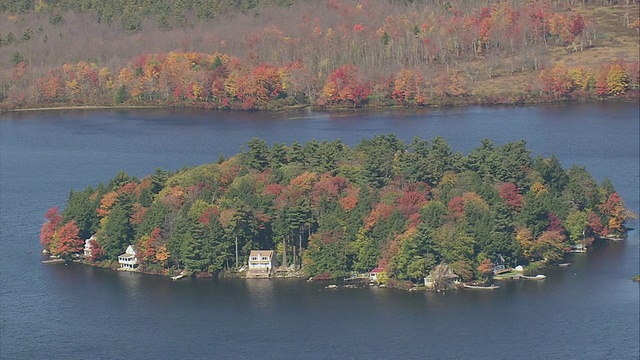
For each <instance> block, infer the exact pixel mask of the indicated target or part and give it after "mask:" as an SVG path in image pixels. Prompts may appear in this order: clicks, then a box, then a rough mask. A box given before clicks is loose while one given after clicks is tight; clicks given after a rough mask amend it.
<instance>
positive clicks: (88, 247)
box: [83, 235, 96, 259]
mask: <svg viewBox="0 0 640 360" xmlns="http://www.w3.org/2000/svg"><path fill="white" fill-rule="evenodd" d="M95 239H96V236H95V235H91V237H90V238H88V239H87V240H85V241H84V251H83V255H84V258H85V259H88V258H90V257H91V240H95Z"/></svg>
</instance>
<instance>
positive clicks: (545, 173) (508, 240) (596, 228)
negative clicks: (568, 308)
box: [41, 135, 629, 281]
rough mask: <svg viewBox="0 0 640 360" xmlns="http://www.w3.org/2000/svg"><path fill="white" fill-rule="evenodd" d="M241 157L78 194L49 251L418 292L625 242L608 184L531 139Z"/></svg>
mask: <svg viewBox="0 0 640 360" xmlns="http://www.w3.org/2000/svg"><path fill="white" fill-rule="evenodd" d="M243 149H244V150H243V152H242V153H241V154H239V155H237V156H233V157H231V158H229V159H226V160H223V161H221V162H219V163H216V164H208V165H202V166H198V167H194V168H189V169H183V170H180V171H176V172H166V171H162V170H156V172H155V173H153V174H152V175H149V176H148V177H146V178H144V179H141V180H140V179H134V178H130V177H129V176H128V175H127V174H126V173H124V172H121V173H120V174H118V175H117V176H116V178H114V179H113V180H112V181H110V183H109V185H108V186H105V185H99V186H98V187H97V188H96V189H92V188H87V189H85V190H83V191H82V192H71V194H70V195H69V201H68V204H67V207H66V209H65V211H64V212H63V214H60V213H59V212H58V210H57V208H52V209H51V210H50V211H49V212H47V214H46V218H47V222H46V223H45V224H44V225H43V227H42V234H41V243H42V245H43V246H44V247H45V248H47V249H49V250H51V251H52V252H54V253H59V254H61V255H65V256H68V254H69V253H70V252H77V251H79V250H80V248H81V247H80V248H78V247H77V246H78V244H80V245H81V242H82V241H81V240H80V242H78V239H79V237H78V235H79V234H82V236H83V237H87V236H88V235H90V234H94V233H95V235H96V240H93V241H92V247H93V248H94V249H99V251H97V252H96V253H95V254H94V256H92V258H91V259H89V261H92V262H99V261H114V260H116V259H117V256H118V255H119V254H121V253H123V252H124V250H125V249H126V247H127V246H128V245H129V244H132V245H134V247H135V248H136V251H137V253H138V259H139V262H140V266H141V268H142V269H144V270H146V271H163V270H164V271H166V270H168V269H186V270H188V271H190V272H208V273H212V274H215V273H217V272H220V271H222V270H224V269H225V268H229V269H230V268H234V267H236V266H242V265H243V264H244V263H245V262H246V260H247V257H248V254H249V251H250V250H251V249H273V250H277V253H278V256H279V257H280V264H282V265H284V264H286V265H293V266H302V268H303V270H304V271H305V272H306V273H307V274H308V275H323V276H328V277H336V276H342V275H346V274H347V273H349V272H350V271H368V270H370V269H372V268H374V267H377V266H382V267H385V268H386V269H387V273H388V275H389V276H390V277H392V278H395V279H398V280H412V281H418V280H419V279H421V278H422V277H424V276H425V275H427V274H428V273H429V271H430V270H431V269H432V268H433V267H434V266H436V265H438V264H440V263H447V264H450V265H451V267H452V269H454V271H456V273H458V275H460V276H461V277H463V278H464V279H473V278H477V279H486V278H487V277H488V270H487V269H488V267H489V264H490V262H491V261H493V260H494V259H496V257H497V256H498V255H501V256H502V257H503V258H504V259H505V261H506V262H507V263H508V264H510V265H515V264H517V263H526V262H528V261H543V262H547V263H548V262H553V261H557V260H559V259H561V258H562V257H563V256H564V253H565V251H566V250H567V249H568V248H570V246H571V245H573V244H583V245H585V246H589V245H590V244H591V242H592V241H593V240H594V239H597V238H599V237H603V236H606V235H616V234H617V235H621V234H623V233H624V232H625V231H626V229H625V228H624V226H623V223H624V221H625V220H626V219H627V217H628V216H629V213H628V211H627V210H626V209H625V207H624V203H623V202H622V199H621V198H620V196H619V195H618V194H617V193H616V192H615V190H614V189H613V187H612V186H611V183H610V182H609V181H604V182H603V183H602V185H597V184H596V183H595V181H594V180H593V178H591V176H590V175H589V174H588V173H587V172H586V170H585V169H584V168H583V167H582V168H579V167H572V168H570V169H568V170H565V169H563V167H562V165H561V164H560V162H559V161H558V160H557V159H556V158H555V157H554V156H552V157H551V158H549V159H543V158H541V157H539V158H537V159H535V160H534V159H533V158H532V157H531V155H530V151H529V150H527V149H526V147H525V143H524V141H518V142H513V143H507V144H504V145H497V144H493V143H491V142H490V141H489V140H484V141H483V142H482V144H481V145H480V146H479V147H478V148H476V149H474V150H473V151H471V152H470V153H469V154H468V155H466V156H463V155H462V154H459V153H458V154H453V153H452V152H451V150H450V148H449V146H448V144H447V142H446V140H445V139H443V138H441V137H436V138H434V139H432V140H431V141H428V140H422V139H419V138H415V139H413V140H412V141H411V143H409V144H406V143H405V142H404V141H403V140H400V139H398V138H396V137H395V136H394V135H379V136H374V137H373V138H371V139H364V140H362V141H361V142H360V143H358V144H357V145H355V146H354V147H352V148H350V147H348V146H347V145H345V144H344V143H342V142H341V141H339V140H336V141H332V142H329V141H323V142H318V141H310V142H308V143H306V144H299V143H296V142H294V143H293V144H292V145H291V146H287V145H284V144H274V146H273V147H272V148H271V149H270V148H269V146H268V145H267V144H266V143H265V142H264V141H263V140H260V139H252V140H251V141H249V143H248V144H247V145H246V147H244V148H243ZM323 149H324V150H323ZM236 244H237V246H238V249H239V255H240V256H239V259H238V263H236V262H235V261H236V259H235V246H236Z"/></svg>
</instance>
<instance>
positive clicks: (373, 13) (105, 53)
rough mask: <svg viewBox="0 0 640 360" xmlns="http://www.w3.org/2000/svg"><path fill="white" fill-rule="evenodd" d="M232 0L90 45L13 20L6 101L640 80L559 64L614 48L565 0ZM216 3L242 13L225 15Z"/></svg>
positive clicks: (450, 92) (360, 95)
mask: <svg viewBox="0 0 640 360" xmlns="http://www.w3.org/2000/svg"><path fill="white" fill-rule="evenodd" d="M222 2H224V1H222ZM227 2H228V3H229V4H227V5H228V6H222V5H220V6H216V7H215V8H216V11H214V10H213V9H212V8H207V5H206V4H208V3H209V2H188V4H182V3H180V4H182V5H180V4H178V3H172V2H169V4H167V9H165V8H164V7H162V8H163V9H164V10H162V11H165V12H167V11H168V12H169V13H170V14H171V15H170V14H169V13H164V14H162V15H159V14H156V15H155V17H154V15H152V14H151V13H153V12H154V11H160V7H158V9H147V10H148V11H149V12H150V13H147V12H146V11H147V10H145V14H141V15H140V17H139V18H138V17H136V18H135V19H132V18H131V17H129V16H122V17H121V18H120V19H119V20H121V23H120V24H119V25H114V24H113V23H112V21H113V20H114V19H111V18H110V19H103V20H104V24H109V26H108V28H106V29H104V28H100V26H102V24H96V25H97V26H96V28H100V29H103V30H104V32H105V35H103V36H105V38H103V39H101V40H102V41H100V40H97V41H95V42H94V43H93V45H95V48H96V50H92V49H88V48H80V49H76V47H74V46H73V43H74V41H75V42H78V43H81V41H84V40H85V39H83V38H82V36H80V37H78V38H71V39H67V38H63V36H62V35H60V34H63V33H64V31H62V30H61V29H62V28H64V27H65V26H72V24H71V23H70V24H68V25H66V24H65V22H63V21H62V22H59V23H56V24H43V25H42V26H40V29H41V30H39V32H38V33H37V34H31V33H33V31H32V30H31V29H20V28H21V26H23V25H22V24H21V23H20V21H15V23H14V22H12V21H7V22H6V24H7V25H5V26H6V28H7V29H11V30H13V31H14V32H15V31H17V30H18V29H20V30H22V31H24V34H26V35H25V36H24V39H23V40H21V41H18V40H17V39H16V37H15V34H14V33H13V32H12V31H11V30H5V29H4V28H3V27H0V46H1V47H2V49H3V54H4V56H0V61H2V63H1V64H0V65H2V66H1V68H2V72H1V74H2V77H1V78H0V80H1V81H2V82H3V84H4V85H5V86H4V87H3V90H2V92H0V104H1V106H2V107H3V108H19V107H24V106H36V107H37V106H67V105H118V106H128V105H160V106H178V107H186V106H189V107H199V108H211V109H235V110H270V109H277V108H283V107H291V106H300V105H313V106H318V107H363V106H396V105H400V106H431V105H443V104H463V103H467V104H468V103H495V102H503V103H513V102H524V101H528V102H538V101H565V100H570V99H574V98H587V99H589V98H592V97H595V96H600V97H621V96H627V94H629V93H630V92H631V93H635V91H637V89H638V61H637V59H636V57H631V58H628V59H624V58H622V59H619V58H613V57H611V58H603V59H602V60H601V61H600V62H599V63H593V62H592V63H590V64H589V65H586V66H585V65H580V66H573V65H570V63H565V64H561V63H557V62H555V61H554V58H553V56H551V55H552V54H554V53H556V52H564V51H567V52H570V53H574V52H584V51H586V50H587V49H591V48H594V47H599V48H601V49H606V48H607V43H606V40H605V39H604V37H597V36H596V34H597V33H598V31H599V24H597V23H595V21H594V20H593V19H591V18H589V16H587V15H585V14H584V13H583V12H582V11H581V9H580V8H579V7H575V8H573V7H572V8H571V9H568V8H567V7H566V6H563V5H562V3H561V2H549V1H527V2H522V1H508V0H501V1H495V2H491V3H490V4H486V3H482V2H470V1H463V0H452V1H448V2H446V3H442V4H439V5H437V6H436V5H434V4H431V3H430V2H397V1H393V2H389V1H366V2H355V1H350V0H336V1H329V2H299V1H294V3H296V6H291V7H289V8H275V9H272V8H270V7H269V6H268V5H269V4H270V3H271V2H270V1H268V2H267V1H260V0H256V1H251V2H242V3H248V4H251V6H249V7H250V8H252V9H253V8H255V13H254V14H255V15H259V14H260V13H262V12H264V13H266V14H268V15H267V16H265V17H260V16H256V17H255V18H252V17H251V16H252V15H250V14H248V13H246V10H247V9H245V8H244V7H243V6H241V5H239V2H237V1H234V2H230V1H227ZM64 3H67V4H66V5H64ZM267 3H269V4H267ZM287 3H288V2H287ZM42 4H43V3H40V5H39V6H40V7H41V8H42ZM58 6H59V7H60V8H62V7H65V6H67V7H68V9H69V12H67V13H66V15H65V16H69V17H70V18H74V19H76V20H80V21H83V20H84V21H95V19H100V18H101V17H102V16H104V15H105V14H107V13H112V11H113V9H111V12H109V11H108V10H105V9H99V8H102V7H109V5H108V3H95V4H92V5H87V6H89V8H84V7H83V8H82V9H78V8H77V6H78V5H77V2H65V1H62V2H61V3H60V4H58V5H57V6H56V7H55V8H56V9H57V10H55V11H56V12H58V13H57V14H54V13H51V14H50V15H51V19H54V18H57V17H59V16H62V15H60V13H59V9H60V8H59V7H58ZM122 6H133V5H131V4H123V5H122ZM597 6H607V5H605V4H597ZM627 6H629V5H627ZM632 6H635V4H634V5H632ZM36 7H37V6H35V4H34V6H33V8H36ZM43 9H45V10H43V11H49V12H51V11H54V9H53V7H50V8H47V7H46V6H44V8H43ZM189 9H191V10H189ZM194 9H199V10H194ZM24 10H25V9H21V11H24ZM80 10H82V11H80ZM234 10H235V11H237V13H235V12H234ZM131 11H134V12H135V11H139V9H132V10H131ZM227 11H228V13H227ZM212 12H222V13H225V15H229V16H224V17H221V18H216V21H211V20H212V19H213V18H214V17H215V16H214V15H213V13H212ZM243 12H244V13H243ZM40 15H41V14H39V13H37V12H32V13H29V12H27V13H25V14H23V16H24V17H25V18H29V19H31V17H33V18H34V19H31V20H33V21H34V22H38V21H41V19H45V18H47V16H40ZM220 15H221V14H218V16H220ZM172 17H176V18H175V19H174V22H175V23H173V25H171V21H169V20H168V19H169V18H172ZM10 18H15V17H10ZM87 19H90V20H87ZM222 19H224V21H219V20H222ZM263 19H264V20H263ZM143 20H144V21H143ZM132 21H133V22H134V23H131V22H132ZM243 21H244V23H247V24H249V23H251V24H252V25H250V26H244V25H243V24H244V23H243ZM254 23H255V24H254ZM83 24H84V23H83ZM45 25H46V26H45ZM631 25H632V24H628V26H631ZM25 26H26V25H25ZM50 26H56V27H61V28H60V29H59V28H56V27H50ZM154 26H155V28H154ZM172 26H175V28H172ZM158 28H159V29H158ZM186 29H192V30H190V31H187V30H186ZM96 31H98V30H96ZM69 32H71V30H69ZM9 34H11V36H9ZM56 34H57V35H56ZM54 35H56V36H54ZM140 39H143V40H144V41H142V45H139V44H140ZM151 39H153V40H151ZM194 39H195V40H194ZM34 44H37V46H36V45H34ZM127 44H135V45H132V46H127ZM56 46H57V47H59V48H62V47H64V48H65V49H64V50H62V49H59V48H56ZM40 48H43V49H42V50H40ZM113 49H119V51H120V53H113V51H114V50H113ZM51 52H56V55H57V56H50V54H51ZM25 53H28V54H26V55H27V57H25ZM12 55H13V56H12ZM107 59H109V60H108V61H107ZM26 60H28V61H26ZM58 61H59V62H58ZM514 75H515V76H520V75H524V77H525V78H526V81H525V83H523V84H522V86H513V87H512V88H511V89H499V90H494V91H493V93H491V92H490V93H489V94H487V92H486V91H485V88H486V87H487V86H486V85H489V86H492V85H493V84H492V81H493V80H494V79H499V78H503V79H504V78H505V77H510V76H514ZM9 82H10V83H9Z"/></svg>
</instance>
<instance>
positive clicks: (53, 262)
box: [42, 259, 65, 264]
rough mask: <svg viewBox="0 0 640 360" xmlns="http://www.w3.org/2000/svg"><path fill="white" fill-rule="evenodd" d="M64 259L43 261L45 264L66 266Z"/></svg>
mask: <svg viewBox="0 0 640 360" xmlns="http://www.w3.org/2000/svg"><path fill="white" fill-rule="evenodd" d="M64 262H65V260H64V259H50V260H42V263H43V264H64Z"/></svg>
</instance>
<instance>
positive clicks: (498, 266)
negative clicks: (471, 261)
mask: <svg viewBox="0 0 640 360" xmlns="http://www.w3.org/2000/svg"><path fill="white" fill-rule="evenodd" d="M508 271H509V269H507V267H506V266H505V265H504V258H503V257H502V255H501V254H498V256H497V257H496V260H495V261H494V262H493V274H494V275H497V274H502V273H505V272H508Z"/></svg>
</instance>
